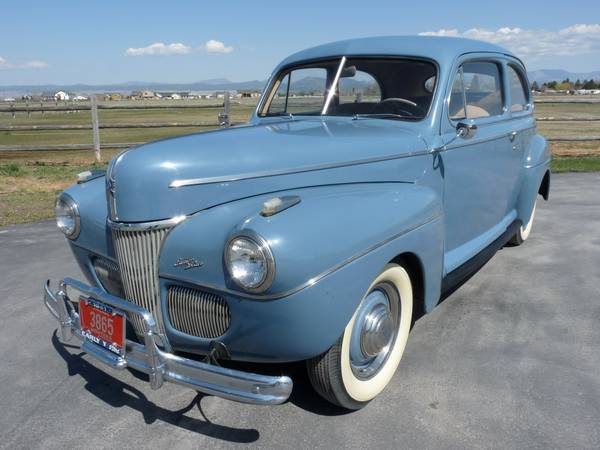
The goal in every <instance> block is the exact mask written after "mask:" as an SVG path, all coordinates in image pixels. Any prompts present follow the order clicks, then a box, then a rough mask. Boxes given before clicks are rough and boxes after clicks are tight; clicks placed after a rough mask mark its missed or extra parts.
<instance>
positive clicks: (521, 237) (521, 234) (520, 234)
mask: <svg viewBox="0 0 600 450" xmlns="http://www.w3.org/2000/svg"><path fill="white" fill-rule="evenodd" d="M536 206H537V201H536V202H535V203H534V204H533V210H532V211H531V216H530V217H529V221H528V222H527V223H526V224H524V225H521V226H520V227H519V229H518V230H517V232H516V233H515V235H514V236H513V237H512V238H511V240H510V241H509V242H510V243H511V244H512V245H521V244H522V243H523V242H525V241H526V240H527V238H528V237H529V235H530V234H531V229H532V228H533V219H534V218H535V208H536Z"/></svg>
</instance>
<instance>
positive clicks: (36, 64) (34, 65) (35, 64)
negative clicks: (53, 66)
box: [24, 59, 48, 69]
mask: <svg viewBox="0 0 600 450" xmlns="http://www.w3.org/2000/svg"><path fill="white" fill-rule="evenodd" d="M24 67H27V68H29V69H45V68H46V67H48V63H47V62H46V61H39V60H37V59H35V60H33V61H29V62H27V63H25V65H24Z"/></svg>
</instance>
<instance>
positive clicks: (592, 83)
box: [583, 80, 600, 89]
mask: <svg viewBox="0 0 600 450" xmlns="http://www.w3.org/2000/svg"><path fill="white" fill-rule="evenodd" d="M583 81H584V83H583V89H598V88H599V87H600V83H596V82H595V81H594V80H587V81H586V80H583Z"/></svg>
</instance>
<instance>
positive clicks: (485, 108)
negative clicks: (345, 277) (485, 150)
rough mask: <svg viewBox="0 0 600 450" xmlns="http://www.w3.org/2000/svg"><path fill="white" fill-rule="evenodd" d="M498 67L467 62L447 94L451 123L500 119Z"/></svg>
mask: <svg viewBox="0 0 600 450" xmlns="http://www.w3.org/2000/svg"><path fill="white" fill-rule="evenodd" d="M502 99H503V95H502V79H501V78H500V67H499V66H498V64H496V63H493V62H479V61H478V62H469V63H465V64H463V65H462V66H461V68H460V69H459V70H458V72H457V73H456V76H455V78H454V83H453V84H452V92H451V94H450V108H449V109H450V111H449V112H450V119H451V120H460V119H477V118H478V117H491V116H499V115H502V113H503V110H504V101H503V100H502Z"/></svg>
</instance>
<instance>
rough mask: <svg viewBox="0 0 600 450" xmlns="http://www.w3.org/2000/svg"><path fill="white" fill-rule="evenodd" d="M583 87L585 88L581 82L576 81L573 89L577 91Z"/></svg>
mask: <svg viewBox="0 0 600 450" xmlns="http://www.w3.org/2000/svg"><path fill="white" fill-rule="evenodd" d="M581 86H583V83H582V82H581V80H579V79H577V81H575V84H574V85H573V87H574V88H575V89H581Z"/></svg>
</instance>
